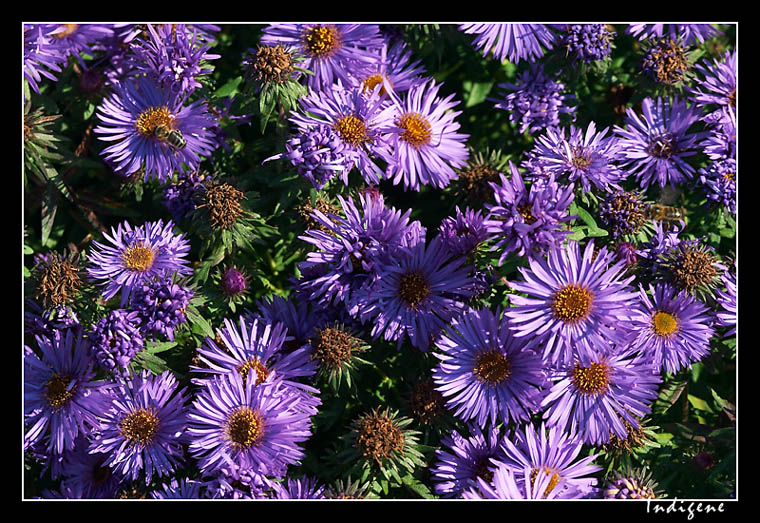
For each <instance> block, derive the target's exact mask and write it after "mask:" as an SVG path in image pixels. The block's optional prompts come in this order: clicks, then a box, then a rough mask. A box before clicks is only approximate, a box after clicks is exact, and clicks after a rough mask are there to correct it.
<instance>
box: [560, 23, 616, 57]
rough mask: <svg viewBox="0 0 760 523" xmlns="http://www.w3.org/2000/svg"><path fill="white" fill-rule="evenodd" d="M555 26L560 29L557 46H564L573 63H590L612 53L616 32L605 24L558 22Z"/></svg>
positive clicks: (566, 54)
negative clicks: (612, 43)
mask: <svg viewBox="0 0 760 523" xmlns="http://www.w3.org/2000/svg"><path fill="white" fill-rule="evenodd" d="M555 28H556V29H559V30H560V36H559V39H558V42H557V47H558V48H564V49H565V56H569V57H571V59H572V61H573V63H578V62H582V63H586V64H588V63H591V62H596V61H598V60H604V59H605V58H607V57H608V56H609V55H610V50H611V49H610V47H611V46H610V42H611V41H612V40H613V39H614V38H615V33H613V32H611V31H610V30H609V29H608V28H607V26H606V25H605V24H557V25H555Z"/></svg>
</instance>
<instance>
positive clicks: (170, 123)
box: [135, 105, 174, 136]
mask: <svg viewBox="0 0 760 523" xmlns="http://www.w3.org/2000/svg"><path fill="white" fill-rule="evenodd" d="M159 125H160V126H163V127H166V128H167V129H173V128H174V115H173V114H172V113H171V111H169V108H168V107H166V106H165V105H162V106H161V107H151V108H150V109H146V110H145V111H143V112H141V113H140V114H139V115H138V116H137V121H136V122H135V127H136V128H137V130H138V131H139V132H140V134H144V135H146V136H152V135H153V131H155V130H156V127H158V126H159Z"/></svg>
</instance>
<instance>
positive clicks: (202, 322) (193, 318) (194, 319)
mask: <svg viewBox="0 0 760 523" xmlns="http://www.w3.org/2000/svg"><path fill="white" fill-rule="evenodd" d="M185 314H186V315H187V319H188V320H190V323H192V324H193V325H197V326H198V328H200V330H201V332H202V333H203V334H205V335H206V336H208V337H209V338H213V337H214V336H215V334H214V329H213V328H211V325H210V324H209V322H207V321H206V319H205V318H204V317H203V316H201V315H200V314H198V313H197V312H196V311H194V310H192V309H190V308H188V309H187V310H186V311H185Z"/></svg>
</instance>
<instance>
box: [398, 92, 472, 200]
mask: <svg viewBox="0 0 760 523" xmlns="http://www.w3.org/2000/svg"><path fill="white" fill-rule="evenodd" d="M442 85H443V84H436V82H435V80H432V79H431V80H429V81H426V82H419V83H416V84H414V85H412V86H411V87H410V88H409V90H408V91H407V92H406V93H404V94H403V95H402V98H400V99H399V98H395V99H394V101H395V103H394V105H392V106H390V107H389V108H388V110H387V111H386V113H389V114H393V127H391V128H390V129H389V130H388V133H389V136H390V139H389V143H390V146H391V148H392V153H391V155H390V156H386V157H385V159H386V161H387V162H388V168H387V173H386V175H387V177H388V178H389V179H392V180H393V184H394V185H398V183H399V182H401V181H402V180H403V182H404V190H406V189H409V188H411V189H413V190H415V191H418V190H419V187H420V184H422V185H433V186H434V187H437V188H439V189H442V188H444V187H446V186H447V185H449V182H450V181H451V180H453V179H456V178H457V173H456V172H455V170H454V169H457V168H459V167H462V166H464V165H465V164H466V163H467V158H468V157H469V154H470V153H469V150H468V149H467V146H466V145H465V141H466V140H467V138H468V137H469V135H467V134H462V133H458V132H456V131H457V130H458V129H459V123H458V122H456V121H454V118H456V117H457V116H458V115H460V114H461V113H462V111H452V110H451V109H452V108H453V107H455V106H456V105H457V104H458V103H459V101H458V100H457V101H452V100H453V98H454V96H455V94H456V93H452V94H450V95H449V96H447V97H446V98H441V97H440V96H438V91H439V90H440V89H441V86H442Z"/></svg>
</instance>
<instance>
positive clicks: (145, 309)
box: [131, 278, 195, 341]
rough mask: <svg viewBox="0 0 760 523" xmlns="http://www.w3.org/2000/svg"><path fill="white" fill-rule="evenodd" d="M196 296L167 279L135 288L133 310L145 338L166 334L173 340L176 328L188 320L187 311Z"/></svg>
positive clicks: (159, 279) (141, 283)
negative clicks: (138, 319)
mask: <svg viewBox="0 0 760 523" xmlns="http://www.w3.org/2000/svg"><path fill="white" fill-rule="evenodd" d="M194 294H195V293H194V292H193V290H192V289H190V288H188V287H185V286H183V285H179V284H178V283H175V282H174V281H172V280H170V279H167V278H156V279H153V280H144V281H142V282H140V283H138V284H136V285H135V286H134V287H133V289H132V301H131V306H132V308H133V309H134V310H135V311H137V313H138V314H137V316H138V317H139V318H140V323H141V326H140V329H141V331H142V332H143V334H144V335H146V336H147V335H149V334H153V335H154V336H155V334H156V333H159V334H163V335H164V336H166V337H167V338H168V339H169V340H170V341H174V329H175V328H176V327H177V326H179V325H181V324H183V323H185V322H186V321H187V315H186V314H185V309H187V306H188V305H189V304H190V299H191V298H192V297H193V295H194Z"/></svg>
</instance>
